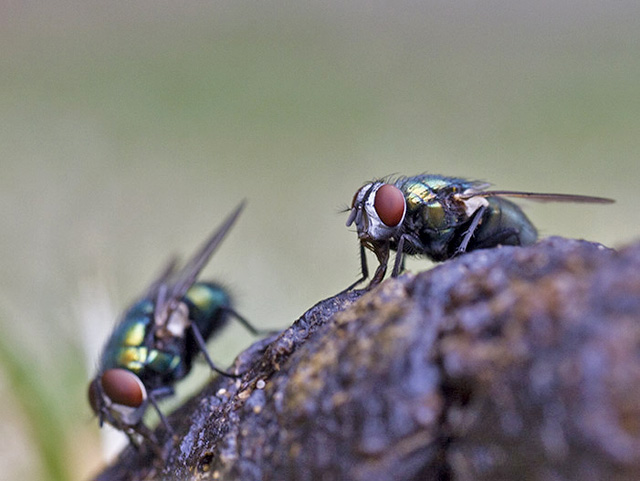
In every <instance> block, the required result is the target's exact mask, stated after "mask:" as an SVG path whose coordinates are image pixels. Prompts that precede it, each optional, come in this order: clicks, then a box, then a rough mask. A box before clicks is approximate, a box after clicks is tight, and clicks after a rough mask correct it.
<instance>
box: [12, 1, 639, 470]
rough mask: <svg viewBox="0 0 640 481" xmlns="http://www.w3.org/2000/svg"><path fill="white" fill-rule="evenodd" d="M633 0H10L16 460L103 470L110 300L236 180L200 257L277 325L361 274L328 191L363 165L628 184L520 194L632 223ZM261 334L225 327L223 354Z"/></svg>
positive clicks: (535, 212) (513, 182) (244, 302)
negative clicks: (216, 240)
mask: <svg viewBox="0 0 640 481" xmlns="http://www.w3.org/2000/svg"><path fill="white" fill-rule="evenodd" d="M639 18H640V3H638V2H637V1H636V0H627V1H625V0H622V1H618V2H613V3H612V2H607V1H605V0H601V1H598V0H585V1H574V0H568V1H564V2H554V1H543V2H528V1H524V0H518V1H507V0H504V1H487V2H476V1H471V0H461V1H458V2H449V1H428V2H411V1H394V2H337V1H329V2H319V1H311V2H304V4H303V3H297V4H294V3H291V2H283V1H276V0H274V1H267V2H246V1H216V2H208V1H194V0H192V1H185V2H166V1H156V0H154V1H151V0H144V1H135V2H99V1H94V0H89V1H83V2H77V1H71V0H48V1H46V2H44V1H41V2H2V3H1V4H0V44H1V45H2V48H0V148H1V151H2V154H1V158H0V225H1V226H2V227H1V229H2V235H0V266H1V272H2V276H1V277H0V329H1V335H0V396H1V399H2V409H1V410H0V472H2V473H3V474H2V478H3V479H47V480H51V479H54V480H76V479H86V478H87V477H89V476H90V475H91V474H93V473H95V472H97V470H98V469H99V468H100V466H101V465H102V464H103V463H104V458H103V456H104V451H103V448H102V447H101V446H102V442H101V439H100V435H99V430H98V427H97V422H96V420H95V419H94V418H92V415H91V413H90V410H89V408H88V405H87V402H86V386H87V382H88V378H89V376H90V375H91V371H92V370H93V368H94V366H95V363H96V362H97V358H98V355H99V350H100V347H101V345H102V343H103V342H104V340H105V337H106V336H107V335H108V332H109V330H110V329H111V327H112V325H113V323H114V321H115V319H116V317H117V314H118V312H119V311H121V310H122V309H123V308H124V307H125V306H126V305H127V304H128V302H130V301H131V300H132V299H133V298H135V297H136V295H138V294H139V293H141V292H142V291H143V290H144V288H145V287H146V285H147V283H148V282H150V281H151V279H152V278H153V276H154V275H155V274H157V273H158V271H159V270H160V268H161V267H162V266H163V264H164V262H165V261H166V260H167V259H168V258H169V256H170V255H172V254H181V255H182V256H183V257H184V256H187V255H189V254H191V253H192V251H193V250H194V249H195V248H196V247H197V246H198V244H199V243H200V242H202V241H203V240H204V239H205V238H206V236H207V235H208V234H209V233H210V232H211V230H212V229H213V228H214V227H216V226H217V225H218V223H219V222H220V221H221V220H222V218H223V217H224V216H225V215H226V214H227V213H229V212H230V211H231V209H233V208H234V207H235V206H236V205H237V204H238V202H239V201H240V200H241V199H247V200H248V204H247V207H246V210H245V212H244V213H243V215H242V217H241V218H240V220H239V222H238V224H237V225H236V227H235V228H234V229H233V231H232V232H231V234H230V235H229V237H228V238H227V239H226V241H225V243H224V244H223V245H222V247H221V248H220V250H219V251H218V252H217V254H216V255H215V256H214V258H213V259H212V262H211V263H210V265H209V267H208V268H207V270H206V271H205V272H206V274H208V275H205V276H204V277H210V276H214V277H216V278H218V279H221V280H222V281H223V282H224V283H225V284H226V285H227V286H229V288H230V289H231V290H232V292H233V293H234V295H235V298H236V300H237V309H238V311H240V312H241V313H243V314H244V315H245V316H246V317H248V318H249V319H251V320H252V321H253V322H254V323H255V324H257V325H259V326H263V327H269V328H277V327H285V326H286V325H288V324H289V323H291V322H292V321H293V320H294V319H296V318H297V317H298V316H299V315H300V314H301V313H302V312H304V311H305V310H306V309H307V308H308V307H310V306H311V305H312V304H314V303H315V302H317V301H318V300H320V299H323V298H325V297H329V296H331V295H333V294H334V293H336V292H337V291H339V290H341V289H342V288H344V287H346V286H347V285H348V284H349V283H351V282H352V281H353V280H355V279H356V278H357V276H358V273H359V261H358V256H357V241H356V236H355V234H354V233H353V232H350V231H349V229H347V228H346V227H345V226H344V222H345V220H346V214H344V213H340V210H341V209H342V208H343V207H346V205H347V204H349V203H350V201H351V198H352V196H353V194H354V192H355V191H356V189H357V188H358V187H359V186H360V185H361V184H362V183H363V182H365V181H367V180H370V179H372V178H375V177H380V176H385V175H388V174H393V173H398V174H407V175H411V174H417V173H422V172H430V173H440V174H445V175H457V176H464V177H469V178H472V179H479V180H486V181H489V182H492V183H493V184H494V185H495V186H496V187H497V188H501V189H518V190H527V191H542V192H567V193H581V194H591V195H601V196H608V197H614V198H616V199H617V203H616V204H614V205H612V206H589V205H567V204H535V203H523V204H526V205H525V209H526V212H527V213H528V214H529V215H530V217H531V218H532V219H533V221H534V222H535V223H536V224H537V225H538V226H539V228H540V230H541V233H542V234H543V235H551V234H559V235H564V236H570V237H580V238H586V239H589V240H594V241H599V242H602V243H604V244H607V245H610V246H622V245H624V244H625V243H628V242H630V241H631V240H633V239H635V238H638V236H639V234H640V226H639V222H638V220H639V216H638V212H637V205H638V203H637V185H638V179H639V178H640V177H639V174H640V162H639V161H638V159H639V157H640V57H639V56H638V52H639V51H640V24H639V21H638V19H639ZM373 265H374V266H375V263H374V264H373ZM429 266H430V264H429V263H428V262H427V261H424V260H422V261H412V262H410V263H409V267H410V268H411V269H413V270H416V269H425V268H428V267H429ZM251 340H252V339H251V337H250V336H248V335H247V334H246V333H245V332H244V331H243V330H242V329H241V328H240V327H237V326H232V327H230V328H229V329H228V331H227V332H226V333H225V334H223V335H222V340H220V341H218V342H216V341H214V342H212V343H211V344H210V352H211V354H212V356H213V358H214V359H215V360H216V361H217V362H219V363H220V364H222V365H224V364H226V363H229V362H231V360H232V359H233V357H234V355H235V354H236V353H237V352H238V351H239V350H240V349H242V348H243V347H244V346H247V345H248V344H249V343H250V342H251ZM191 377H192V379H191V380H189V383H191V384H190V385H191V387H190V388H189V387H187V388H184V387H183V388H181V396H182V397H184V396H185V395H188V392H189V391H191V392H192V391H193V389H195V388H197V386H198V385H201V384H202V383H204V382H206V380H207V379H208V373H207V370H206V368H205V369H200V370H199V371H198V373H195V374H193V376H191ZM173 405H175V403H174V404H173ZM170 406H171V405H170ZM167 409H169V410H170V409H171V407H168V408H167ZM109 439H110V438H108V439H107V440H106V442H107V444H109V443H110V440H109Z"/></svg>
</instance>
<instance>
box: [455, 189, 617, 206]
mask: <svg viewBox="0 0 640 481" xmlns="http://www.w3.org/2000/svg"><path fill="white" fill-rule="evenodd" d="M472 197H519V198H522V199H529V200H535V201H538V202H573V203H582V204H612V203H613V202H615V200H613V199H608V198H606V197H595V196H591V195H576V194H546V193H540V192H519V191H516V190H485V191H478V192H475V191H474V192H466V193H463V194H460V195H459V198H460V199H462V200H466V199H471V198H472Z"/></svg>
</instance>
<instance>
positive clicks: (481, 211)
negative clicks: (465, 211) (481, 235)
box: [453, 206, 487, 256]
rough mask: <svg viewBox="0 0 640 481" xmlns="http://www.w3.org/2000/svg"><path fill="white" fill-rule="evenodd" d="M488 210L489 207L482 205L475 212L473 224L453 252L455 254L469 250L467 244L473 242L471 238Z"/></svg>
mask: <svg viewBox="0 0 640 481" xmlns="http://www.w3.org/2000/svg"><path fill="white" fill-rule="evenodd" d="M486 210H487V208H486V207H485V206H482V207H480V208H479V209H478V210H476V211H475V212H474V214H473V219H472V220H471V225H470V226H469V228H468V229H467V230H466V231H465V233H464V237H463V238H462V242H460V245H459V246H458V248H457V249H456V251H455V253H454V254H453V255H454V256H457V255H459V254H463V253H465V252H467V246H468V245H469V242H471V238H472V237H473V234H475V232H476V229H477V228H478V225H480V221H482V217H483V216H484V213H485V212H486Z"/></svg>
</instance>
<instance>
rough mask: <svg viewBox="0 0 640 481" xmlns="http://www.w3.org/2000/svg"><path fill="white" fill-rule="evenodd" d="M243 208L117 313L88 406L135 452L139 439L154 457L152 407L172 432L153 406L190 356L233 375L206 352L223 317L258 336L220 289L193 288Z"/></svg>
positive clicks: (214, 286)
mask: <svg viewBox="0 0 640 481" xmlns="http://www.w3.org/2000/svg"><path fill="white" fill-rule="evenodd" d="M242 208H243V204H240V206H238V208H236V210H235V211H234V212H233V213H232V214H231V215H229V217H227V219H226V220H225V221H224V222H223V224H222V225H221V226H220V227H219V228H218V229H217V230H216V231H215V232H214V233H213V234H212V235H211V237H210V238H209V239H208V240H207V241H206V242H205V243H204V244H203V246H202V247H201V248H200V250H198V251H197V252H196V254H195V255H194V256H193V257H192V258H191V259H190V260H189V261H188V262H187V263H186V265H185V266H184V267H183V268H182V269H180V270H179V271H177V272H176V262H175V260H174V261H172V262H170V263H169V265H168V266H167V267H166V268H165V269H164V272H163V273H162V274H161V275H160V277H159V278H158V279H156V280H155V281H154V282H153V283H152V284H151V286H150V287H149V288H148V289H147V292H146V293H145V294H144V295H143V296H142V297H141V298H140V299H139V300H138V301H136V302H135V303H134V304H133V305H132V306H131V307H130V308H129V309H128V310H127V311H126V312H125V313H124V315H123V316H122V320H121V321H120V322H119V323H118V325H117V326H116V328H115V329H114V331H113V333H112V334H111V337H110V338H109V340H108V341H107V344H106V345H105V347H104V350H103V353H102V356H101V358H100V362H99V367H98V372H97V374H96V376H95V378H94V379H93V381H92V382H91V384H90V385H89V402H90V404H91V407H92V409H93V411H94V412H95V413H96V414H97V415H98V417H99V420H100V425H101V426H102V424H103V422H105V421H106V422H108V423H109V424H111V425H112V426H114V427H115V428H117V429H119V430H120V431H123V432H124V433H125V434H127V436H128V437H129V439H130V441H131V442H132V444H134V446H139V445H140V442H139V438H140V437H141V438H143V439H147V440H148V441H150V442H151V444H152V447H153V448H154V449H156V450H158V452H160V453H161V450H159V443H158V442H157V440H156V438H155V436H154V435H153V433H152V432H151V430H150V429H149V428H147V427H146V426H145V424H144V423H143V419H142V418H143V416H144V413H145V411H146V410H147V408H148V406H149V404H151V405H152V406H153V407H154V408H155V410H156V411H157V412H158V415H159V416H160V419H161V421H162V423H163V424H164V426H165V428H166V430H167V431H168V432H169V433H171V432H172V430H171V427H170V426H169V423H168V422H167V419H166V418H165V416H164V415H163V414H162V412H161V411H160V409H159V407H158V404H157V402H158V400H160V399H162V398H164V397H167V396H170V395H172V394H173V393H174V389H173V385H174V384H175V383H176V382H177V381H178V380H180V379H182V378H184V377H185V376H186V375H187V374H188V373H189V371H190V370H191V366H192V362H193V359H194V357H195V356H196V354H198V353H200V352H201V353H202V354H203V355H204V358H205V359H206V361H207V363H208V364H209V366H210V367H211V369H212V370H213V371H216V372H218V373H220V374H222V375H225V376H232V377H237V376H238V375H237V374H231V373H228V372H226V371H224V370H221V369H219V368H218V367H216V365H215V364H214V363H213V361H212V360H211V358H210V357H209V354H208V353H207V348H206V341H207V339H209V338H210V337H211V336H212V335H213V334H215V333H216V332H217V331H218V330H219V329H221V328H222V327H223V326H224V325H225V323H226V322H227V320H228V319H229V317H230V316H233V317H235V318H236V319H238V320H239V321H240V322H241V323H242V324H243V325H244V326H245V327H246V328H247V329H248V330H249V331H251V332H252V333H253V334H259V333H261V331H258V330H257V329H255V328H254V327H253V326H252V325H251V324H250V323H249V322H248V321H247V320H246V319H244V318H243V317H242V316H240V315H239V314H238V313H236V312H235V310H234V309H233V308H232V306H231V299H230V296H229V294H228V293H227V291H226V290H225V289H224V288H222V287H221V286H220V285H218V284H215V283H212V282H196V279H197V277H198V275H199V274H200V271H201V270H202V269H203V268H204V266H205V265H206V264H207V262H208V260H209V258H210V257H211V255H212V254H213V252H214V251H215V249H216V248H217V247H218V245H219V244H220V243H221V242H222V240H223V239H224V237H225V236H226V234H227V233H228V231H229V229H230V228H231V227H232V226H233V224H234V223H235V221H236V220H237V218H238V216H239V215H240V212H241V211H242Z"/></svg>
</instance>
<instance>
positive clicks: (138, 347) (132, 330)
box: [101, 299, 181, 378]
mask: <svg viewBox="0 0 640 481" xmlns="http://www.w3.org/2000/svg"><path fill="white" fill-rule="evenodd" d="M153 309H154V305H153V303H152V302H151V301H150V300H148V299H145V300H142V301H140V302H138V303H137V304H135V305H134V306H133V307H132V308H131V309H129V311H128V312H127V313H126V314H125V317H124V320H123V321H122V322H121V323H120V324H119V325H118V327H117V328H116V330H115V331H114V332H113V335H112V336H111V338H110V339H109V343H108V344H107V346H106V347H105V350H104V354H103V357H102V366H101V367H102V370H103V371H104V370H107V369H111V368H123V369H127V370H129V371H131V372H134V373H135V374H137V375H138V376H140V377H141V378H143V377H145V374H148V373H149V372H155V373H160V374H162V375H163V376H166V375H169V376H170V375H171V374H172V373H174V371H176V369H177V368H178V367H179V366H180V364H181V358H180V356H179V353H178V351H177V350H176V349H175V348H171V347H169V348H168V349H166V350H160V349H155V348H153V347H150V346H149V345H148V344H149V342H148V341H149V340H148V339H146V337H147V333H148V332H149V329H150V328H151V326H152V323H153Z"/></svg>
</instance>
